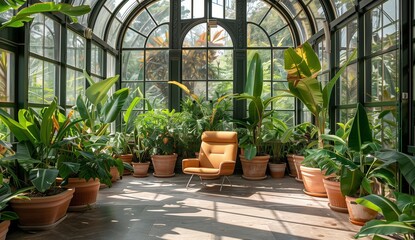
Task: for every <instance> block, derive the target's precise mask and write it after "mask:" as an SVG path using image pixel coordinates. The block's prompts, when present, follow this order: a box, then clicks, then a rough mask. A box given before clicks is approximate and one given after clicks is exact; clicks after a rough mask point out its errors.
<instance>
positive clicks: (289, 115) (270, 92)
mask: <svg viewBox="0 0 415 240" xmlns="http://www.w3.org/2000/svg"><path fill="white" fill-rule="evenodd" d="M247 23H248V25H247V43H248V44H247V47H248V54H247V57H248V59H247V61H248V66H249V60H250V58H251V57H252V53H253V52H259V53H260V56H261V60H262V62H263V67H264V75H263V76H264V88H263V96H264V98H266V97H270V96H277V95H279V94H280V95H284V94H285V93H284V90H286V89H287V88H288V83H287V75H286V72H285V69H284V50H285V49H286V48H288V47H293V46H294V39H293V37H292V33H291V29H290V27H289V26H288V24H287V22H286V21H285V19H284V18H283V17H282V16H281V15H280V13H279V12H278V11H277V10H276V9H275V8H273V7H272V6H271V5H269V4H268V3H266V2H265V1H261V0H249V1H248V5H247ZM271 108H272V109H273V110H275V117H277V118H279V119H281V120H283V121H285V122H286V123H287V124H288V125H293V124H295V117H294V116H295V100H294V98H293V97H283V98H281V99H279V100H278V101H276V102H274V103H272V106H271Z"/></svg>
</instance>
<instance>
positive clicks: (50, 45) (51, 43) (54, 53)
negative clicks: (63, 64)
mask: <svg viewBox="0 0 415 240" xmlns="http://www.w3.org/2000/svg"><path fill="white" fill-rule="evenodd" d="M45 25H46V27H45V33H44V34H45V35H44V36H45V40H44V43H45V45H44V56H45V57H47V58H50V59H55V60H59V56H60V53H59V44H60V38H59V36H60V27H59V26H60V25H58V24H57V23H56V22H55V21H53V20H52V19H50V18H48V17H45Z"/></svg>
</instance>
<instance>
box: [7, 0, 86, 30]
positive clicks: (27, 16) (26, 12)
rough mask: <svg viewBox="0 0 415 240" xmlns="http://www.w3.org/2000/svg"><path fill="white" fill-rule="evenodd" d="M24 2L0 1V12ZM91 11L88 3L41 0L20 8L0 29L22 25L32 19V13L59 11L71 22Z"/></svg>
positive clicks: (18, 6)
mask: <svg viewBox="0 0 415 240" xmlns="http://www.w3.org/2000/svg"><path fill="white" fill-rule="evenodd" d="M25 3H26V0H7V1H2V2H1V3H0V13H2V12H6V11H8V10H10V9H15V10H17V9H19V8H20V7H22V6H23V4H25ZM90 11H91V7H90V6H89V5H81V6H72V5H71V4H67V3H55V2H43V3H35V4H33V5H30V6H28V7H24V8H22V9H21V10H20V11H19V12H18V13H16V15H14V16H13V17H12V18H11V19H9V20H7V21H6V22H3V23H2V24H1V26H0V30H1V29H3V28H6V27H13V28H18V27H23V25H24V24H25V23H26V22H30V21H32V20H33V15H35V14H37V13H47V12H59V13H62V14H65V15H66V16H68V17H69V18H70V19H71V20H72V21H73V22H78V19H77V18H76V17H77V16H81V15H84V14H86V13H88V12H90Z"/></svg>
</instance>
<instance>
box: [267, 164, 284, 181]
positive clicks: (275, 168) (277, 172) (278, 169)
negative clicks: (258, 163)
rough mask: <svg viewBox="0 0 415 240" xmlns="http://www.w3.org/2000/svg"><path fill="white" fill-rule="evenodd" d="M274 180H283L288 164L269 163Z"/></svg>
mask: <svg viewBox="0 0 415 240" xmlns="http://www.w3.org/2000/svg"><path fill="white" fill-rule="evenodd" d="M268 166H269V170H270V173H271V177H272V178H283V177H284V175H285V168H286V166H287V164H286V163H268Z"/></svg>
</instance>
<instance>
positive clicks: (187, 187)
mask: <svg viewBox="0 0 415 240" xmlns="http://www.w3.org/2000/svg"><path fill="white" fill-rule="evenodd" d="M193 176H194V174H192V176H190V179H189V181H188V182H187V185H186V190H187V189H189V184H190V181H192V178H193Z"/></svg>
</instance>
